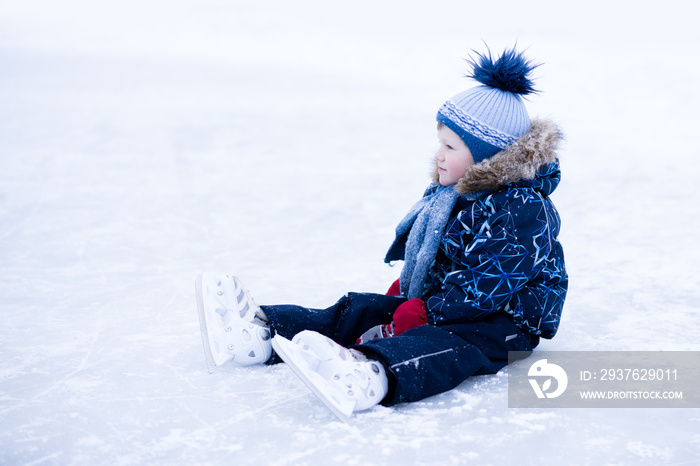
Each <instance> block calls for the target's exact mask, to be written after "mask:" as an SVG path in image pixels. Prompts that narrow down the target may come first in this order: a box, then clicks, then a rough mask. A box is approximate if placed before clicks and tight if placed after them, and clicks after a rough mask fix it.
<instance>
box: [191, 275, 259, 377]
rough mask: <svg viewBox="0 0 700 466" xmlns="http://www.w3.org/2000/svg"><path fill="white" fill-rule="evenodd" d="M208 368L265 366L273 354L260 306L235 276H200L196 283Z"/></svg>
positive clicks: (210, 369)
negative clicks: (231, 365) (228, 364)
mask: <svg viewBox="0 0 700 466" xmlns="http://www.w3.org/2000/svg"><path fill="white" fill-rule="evenodd" d="M195 291H196V296H197V310H198V314H199V323H200V330H201V333H202V343H203V345H204V353H205V357H206V360H207V367H208V368H209V371H210V372H212V371H213V369H214V367H217V366H220V365H222V364H225V363H228V362H231V363H233V364H235V365H239V366H249V365H252V364H260V363H264V362H266V361H267V360H269V359H270V357H271V355H272V345H271V342H270V337H271V335H270V330H269V328H268V327H267V322H266V321H267V319H266V316H265V314H264V313H263V311H262V310H261V309H260V307H259V306H258V305H257V304H255V301H253V299H252V298H251V297H250V295H249V293H248V291H247V290H246V289H245V287H244V286H243V284H242V283H241V281H240V280H239V279H238V278H237V277H234V276H231V275H224V276H216V275H212V274H201V275H199V276H198V277H197V280H196V281H195Z"/></svg>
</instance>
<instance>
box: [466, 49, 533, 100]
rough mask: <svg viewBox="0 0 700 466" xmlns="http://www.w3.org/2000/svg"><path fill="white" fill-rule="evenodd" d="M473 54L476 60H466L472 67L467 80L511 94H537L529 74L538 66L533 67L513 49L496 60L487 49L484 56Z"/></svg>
mask: <svg viewBox="0 0 700 466" xmlns="http://www.w3.org/2000/svg"><path fill="white" fill-rule="evenodd" d="M474 53H475V54H476V55H477V57H476V59H470V60H467V62H468V63H469V64H470V65H471V66H472V73H471V74H467V75H466V76H467V77H468V78H473V79H474V80H476V81H478V82H480V83H481V84H484V85H486V86H489V87H494V88H496V89H500V90H502V91H506V92H512V93H513V94H521V95H527V94H535V93H537V92H539V91H538V90H537V89H535V87H534V84H533V82H532V80H531V79H530V73H532V71H533V70H534V69H535V68H537V67H538V66H540V65H539V64H537V65H533V64H532V62H531V61H530V60H528V59H527V58H525V56H524V55H523V54H522V53H520V52H518V51H516V50H515V48H513V49H510V50H506V51H504V52H503V54H502V55H501V56H500V57H498V59H497V60H494V59H493V57H492V56H491V51H490V50H488V48H487V53H485V54H480V53H478V52H476V51H474Z"/></svg>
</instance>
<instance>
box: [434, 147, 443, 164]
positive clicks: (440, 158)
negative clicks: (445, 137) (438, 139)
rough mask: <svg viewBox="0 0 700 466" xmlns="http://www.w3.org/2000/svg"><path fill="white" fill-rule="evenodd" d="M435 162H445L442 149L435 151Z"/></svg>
mask: <svg viewBox="0 0 700 466" xmlns="http://www.w3.org/2000/svg"><path fill="white" fill-rule="evenodd" d="M435 160H438V161H440V162H442V161H443V160H445V156H444V155H443V154H442V149H438V150H437V151H435Z"/></svg>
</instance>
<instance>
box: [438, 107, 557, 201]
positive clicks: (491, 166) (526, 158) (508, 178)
mask: <svg viewBox="0 0 700 466" xmlns="http://www.w3.org/2000/svg"><path fill="white" fill-rule="evenodd" d="M562 138H563V136H562V134H561V131H560V130H559V128H558V127H557V125H555V124H554V123H553V122H552V121H549V120H533V121H532V125H531V126H530V129H529V130H528V132H527V133H526V134H525V135H524V136H522V137H520V138H519V139H518V140H517V141H515V142H514V143H513V144H511V145H509V146H508V147H506V148H505V149H503V150H502V151H501V152H498V153H497V154H496V155H494V156H493V157H491V158H488V159H486V160H483V161H481V162H479V163H477V164H476V165H472V166H471V167H470V168H469V170H468V171H467V174H466V175H464V177H463V178H462V179H460V180H459V181H458V182H457V184H456V186H455V189H456V190H457V192H458V193H459V194H467V193H473V192H475V191H481V190H482V189H489V190H496V189H498V188H500V187H501V186H505V185H507V184H510V183H513V182H515V181H518V180H520V179H526V180H533V179H535V174H536V173H537V169H538V168H539V167H540V166H542V165H544V164H547V163H551V162H556V161H557V159H558V157H557V149H558V148H559V142H560V141H561V140H562ZM433 182H435V183H438V182H439V177H438V172H437V162H436V164H435V166H434V167H433Z"/></svg>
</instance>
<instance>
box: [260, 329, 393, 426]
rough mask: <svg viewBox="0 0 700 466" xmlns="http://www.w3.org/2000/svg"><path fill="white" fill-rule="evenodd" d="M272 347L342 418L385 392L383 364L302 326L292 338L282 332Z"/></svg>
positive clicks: (374, 401)
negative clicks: (288, 338)
mask: <svg viewBox="0 0 700 466" xmlns="http://www.w3.org/2000/svg"><path fill="white" fill-rule="evenodd" d="M272 347H273V348H274V350H275V352H276V353H277V354H278V355H279V356H280V357H281V358H282V359H283V360H284V362H285V363H287V364H288V365H289V367H290V368H291V369H292V371H294V373H295V374H296V375H297V376H299V378H300V379H301V380H302V381H303V382H304V383H305V384H306V385H307V386H308V387H309V388H310V389H311V391H313V392H314V394H316V396H318V397H319V398H320V399H321V401H323V403H325V405H326V406H328V408H329V409H330V410H331V411H333V413H334V414H335V415H336V416H338V418H340V419H341V420H343V421H347V419H348V418H349V417H350V416H351V415H352V413H353V412H355V411H362V410H365V409H369V408H371V407H373V406H375V405H377V404H378V403H379V402H380V401H382V399H383V398H384V397H385V396H386V394H387V390H388V385H389V383H388V380H387V377H386V372H385V370H384V366H382V364H381V363H379V362H378V361H375V360H371V359H368V358H367V357H366V356H365V355H363V354H362V353H360V352H359V351H355V350H351V349H347V348H344V347H342V346H340V345H339V344H337V343H336V342H334V341H333V340H331V339H330V338H328V337H325V336H323V335H321V334H319V333H316V332H312V331H310V330H304V331H303V332H300V333H298V334H297V335H296V336H295V337H294V338H292V341H289V340H287V339H286V338H284V337H282V336H281V335H275V337H274V338H273V339H272Z"/></svg>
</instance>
